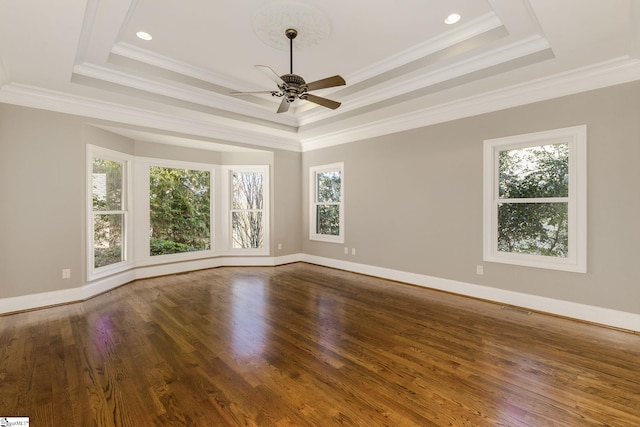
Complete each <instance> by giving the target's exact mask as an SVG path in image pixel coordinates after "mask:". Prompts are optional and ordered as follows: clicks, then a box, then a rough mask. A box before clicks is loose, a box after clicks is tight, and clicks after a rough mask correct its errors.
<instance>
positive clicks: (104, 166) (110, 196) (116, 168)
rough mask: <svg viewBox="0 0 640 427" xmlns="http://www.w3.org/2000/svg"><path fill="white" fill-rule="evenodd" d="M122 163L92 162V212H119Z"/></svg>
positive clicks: (120, 206) (95, 160) (108, 161)
mask: <svg viewBox="0 0 640 427" xmlns="http://www.w3.org/2000/svg"><path fill="white" fill-rule="evenodd" d="M122 174H123V168H122V163H118V162H113V161H111V160H104V159H94V160H93V177H92V181H91V182H92V185H93V188H92V193H93V210H94V211H119V210H122V209H123V206H122V184H123V183H122Z"/></svg>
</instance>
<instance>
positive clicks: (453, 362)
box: [0, 263, 640, 427]
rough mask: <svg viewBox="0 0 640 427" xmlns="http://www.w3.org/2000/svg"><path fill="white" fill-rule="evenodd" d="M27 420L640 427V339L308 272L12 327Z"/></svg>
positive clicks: (295, 268)
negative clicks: (28, 418)
mask: <svg viewBox="0 0 640 427" xmlns="http://www.w3.org/2000/svg"><path fill="white" fill-rule="evenodd" d="M4 416H28V417H30V422H31V424H30V425H32V426H93V425H98V426H154V425H157V426H474V427H475V426H532V427H540V426H572V427H573V426H580V427H583V426H625V427H631V426H640V335H636V334H631V333H625V332H621V331H616V330H612V329H606V328H601V327H597V326H592V325H586V324H582V323H578V322H574V321H570V320H566V319H560V318H556V317H551V316H545V315H542V314H536V313H534V314H531V315H527V314H526V313H522V312H518V311H515V310H505V309H503V308H502V307H500V306H499V305H496V304H491V303H486V302H482V301H478V300H474V299H469V298H464V297H459V296H455V295H450V294H446V293H442V292H436V291H430V290H427V289H423V288H418V287H413V286H408V285H402V284H398V283H394V282H389V281H385V280H380V279H375V278H371V277H365V276H360V275H355V274H351V273H347V272H342V271H337V270H332V269H327V268H323V267H319V266H314V265H308V264H302V263H298V264H291V265H285V266H280V267H275V268H270V267H264V268H263V267H251V268H244V267H243V268H218V269H212V270H206V271H199V272H193V273H188V274H182V275H177V276H170V277H163V278H155V279H148V280H142V281H137V282H134V283H132V284H129V285H126V286H124V287H121V288H119V289H116V290H114V291H111V292H109V293H107V294H104V295H101V296H99V297H96V298H94V299H91V300H89V301H86V302H84V303H81V304H75V305H69V306H64V307H55V308H50V309H45V310H38V311H33V312H28V313H20V314H14V315H10V316H4V317H0V417H4Z"/></svg>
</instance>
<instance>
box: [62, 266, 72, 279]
mask: <svg viewBox="0 0 640 427" xmlns="http://www.w3.org/2000/svg"><path fill="white" fill-rule="evenodd" d="M62 278H63V279H70V278H71V269H70V268H63V269H62Z"/></svg>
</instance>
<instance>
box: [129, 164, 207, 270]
mask: <svg viewBox="0 0 640 427" xmlns="http://www.w3.org/2000/svg"><path fill="white" fill-rule="evenodd" d="M151 167H163V168H173V169H191V170H199V171H207V172H210V173H211V182H210V183H209V191H210V192H211V194H210V200H209V202H210V212H211V216H210V218H209V220H210V223H209V229H210V230H211V241H210V245H211V249H207V250H203V251H196V252H184V253H178V254H166V255H155V256H151V254H150V251H151V242H150V238H149V230H150V228H151V212H150V208H149V170H150V168H151ZM216 169H217V168H216V165H212V164H209V163H196V162H184V161H177V160H164V159H155V158H148V157H136V158H135V187H134V188H135V195H136V197H135V200H134V203H135V207H136V209H135V211H136V215H135V217H134V224H135V230H134V235H135V259H136V265H139V266H140V265H153V264H161V263H166V262H180V261H189V260H197V259H202V258H210V257H212V256H215V255H216V252H215V251H216V246H215V245H216V240H217V239H216V234H217V230H218V228H217V227H215V224H216V211H215V205H216V203H215V197H216V194H217V191H216V190H217V187H216V182H217V179H216Z"/></svg>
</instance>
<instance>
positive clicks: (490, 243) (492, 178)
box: [483, 125, 587, 273]
mask: <svg viewBox="0 0 640 427" xmlns="http://www.w3.org/2000/svg"><path fill="white" fill-rule="evenodd" d="M561 142H563V143H568V144H569V197H568V215H569V233H568V234H569V253H568V256H567V257H566V258H560V257H550V256H542V255H529V254H519V253H508V252H501V251H498V203H499V199H498V182H497V175H498V173H497V168H498V152H499V151H504V150H508V149H514V148H525V147H531V146H538V145H546V144H554V143H561ZM483 202H484V203H483V209H484V224H483V236H484V248H483V249H484V250H483V255H484V260H485V261H488V262H498V263H505V264H514V265H522V266H528V267H538V268H546V269H553V270H563V271H570V272H578V273H586V272H587V127H586V126H585V125H582V126H574V127H568V128H562V129H554V130H549V131H543V132H535V133H529V134H524V135H514V136H508V137H504V138H495V139H489V140H485V141H484V197H483Z"/></svg>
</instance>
